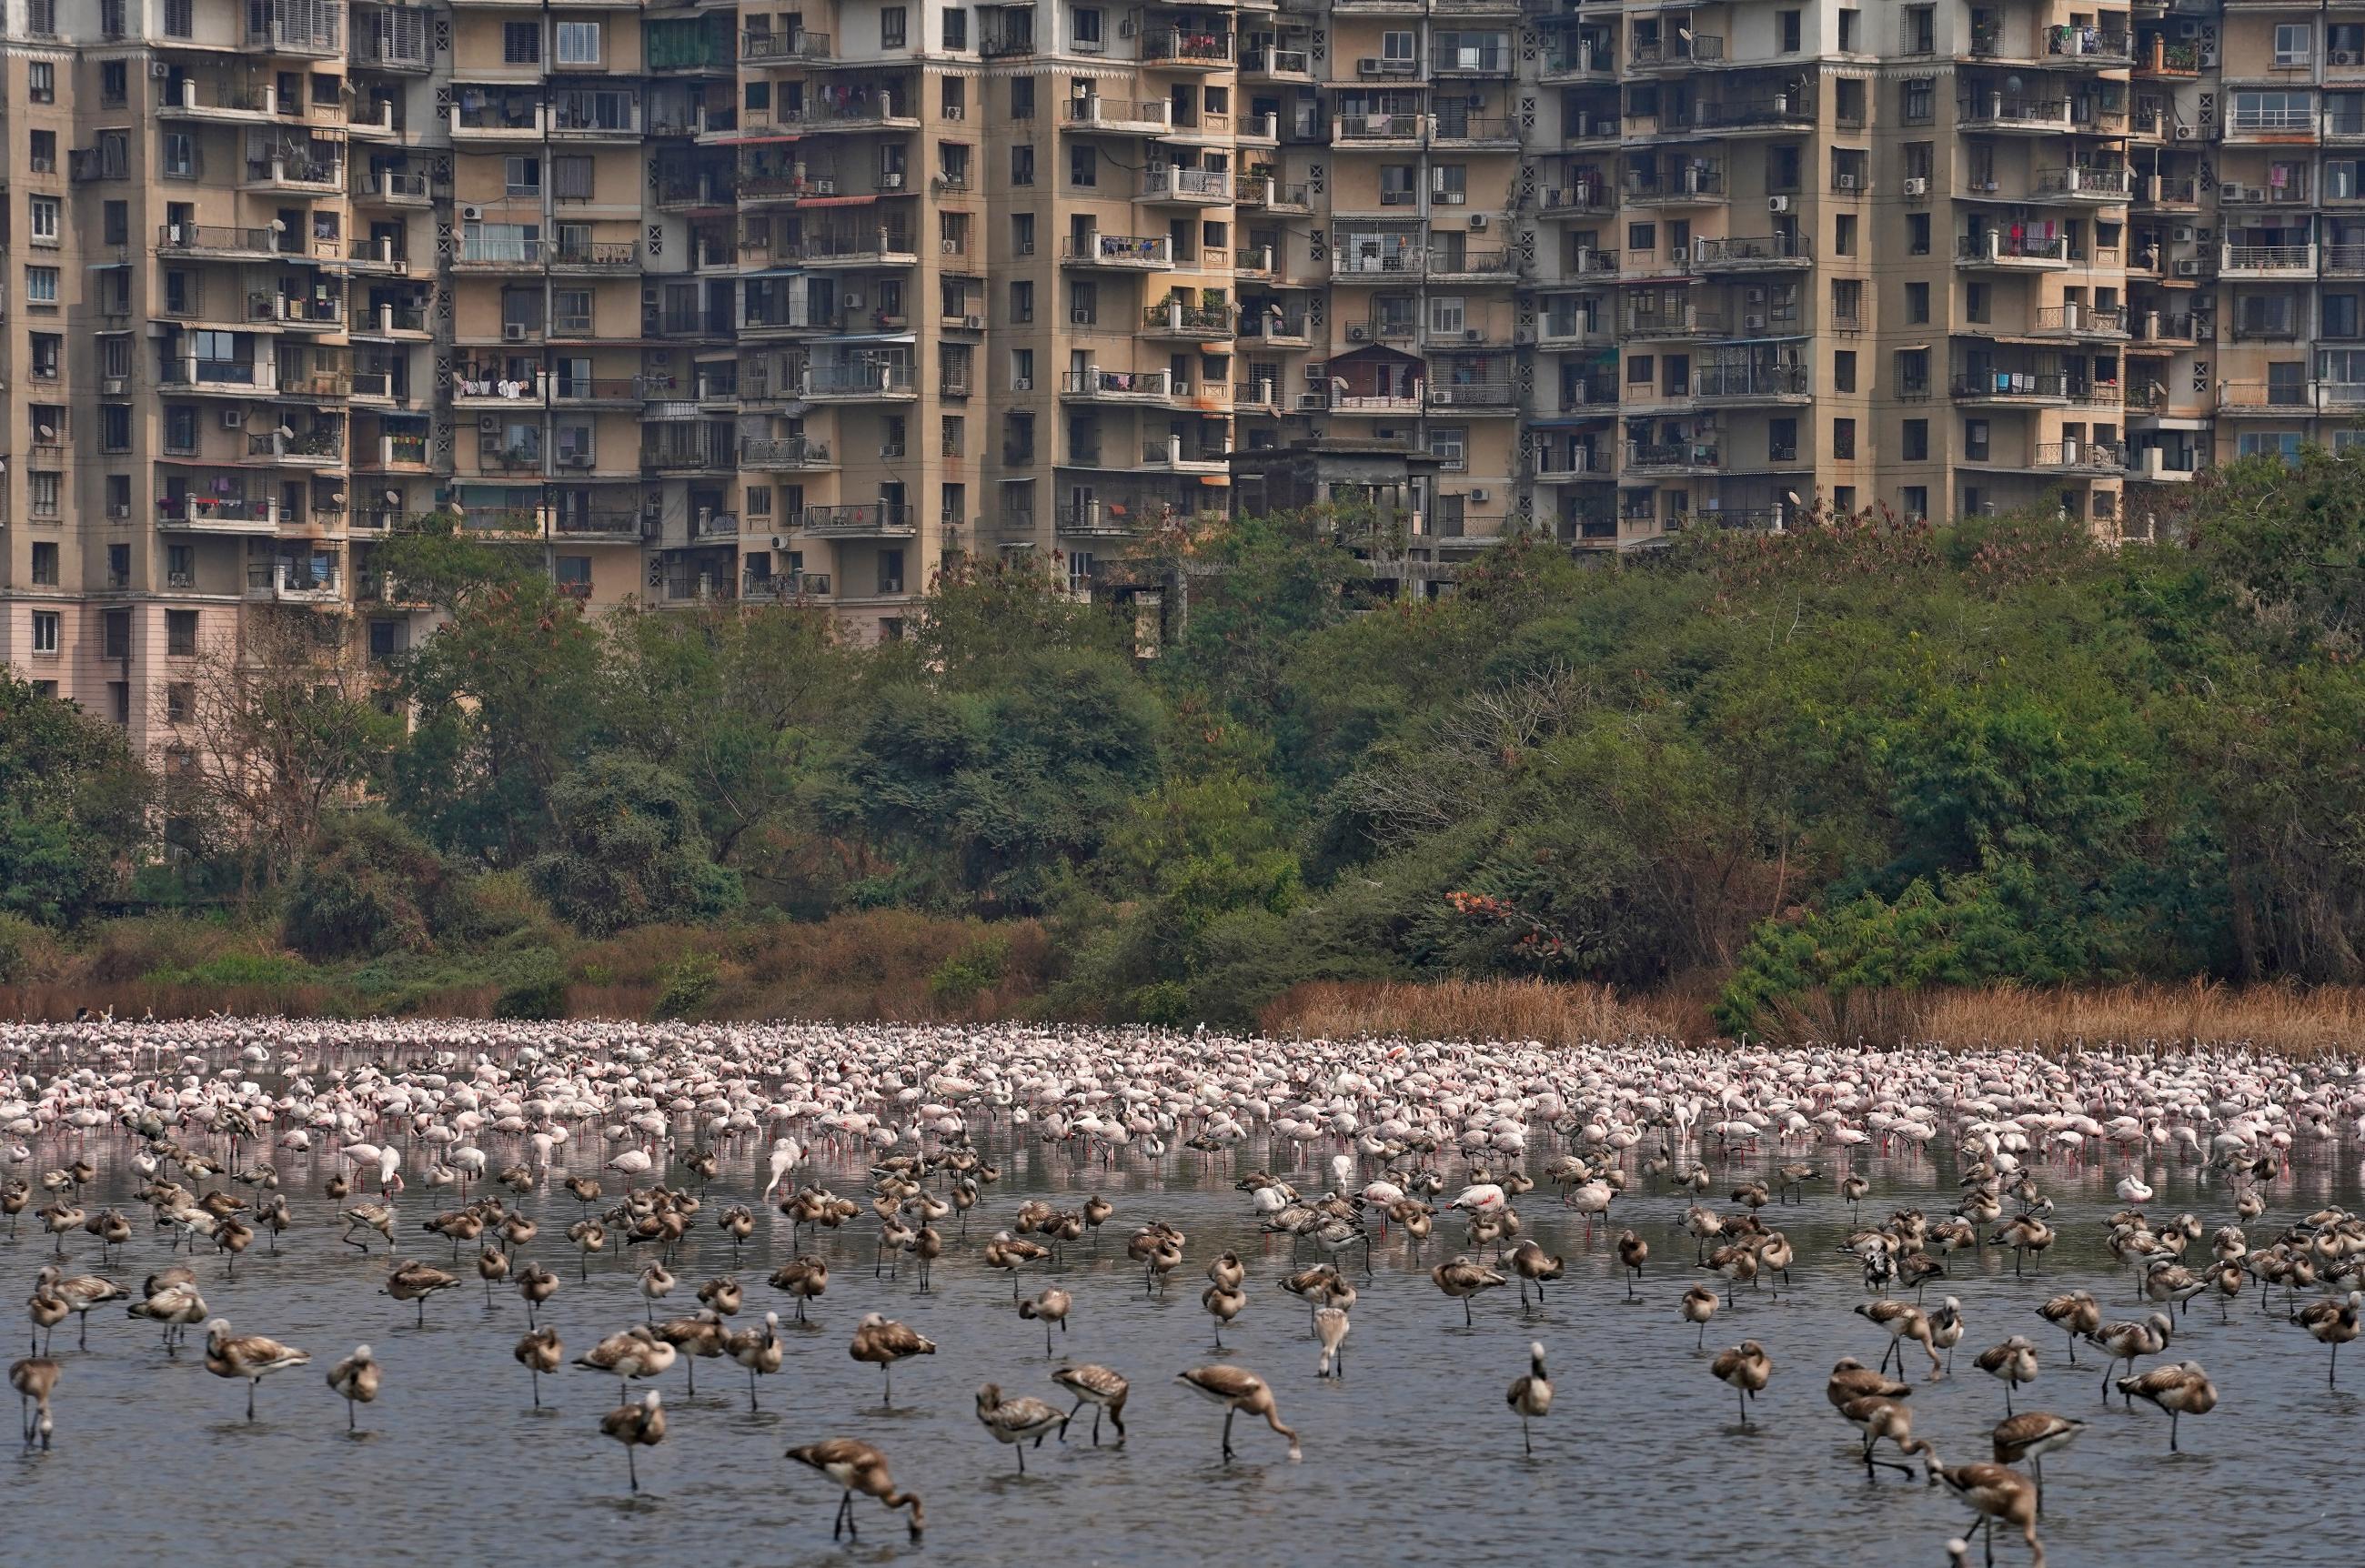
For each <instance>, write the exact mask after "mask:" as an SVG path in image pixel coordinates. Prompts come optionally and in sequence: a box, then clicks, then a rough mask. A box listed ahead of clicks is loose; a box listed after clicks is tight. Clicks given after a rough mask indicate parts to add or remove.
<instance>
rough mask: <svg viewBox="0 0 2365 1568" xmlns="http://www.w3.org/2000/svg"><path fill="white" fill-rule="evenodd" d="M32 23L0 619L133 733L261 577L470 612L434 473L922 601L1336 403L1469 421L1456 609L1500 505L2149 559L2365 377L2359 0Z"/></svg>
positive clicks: (1557, 524)
mask: <svg viewBox="0 0 2365 1568" xmlns="http://www.w3.org/2000/svg"><path fill="white" fill-rule="evenodd" d="M5 17H6V39H5V43H0V50H5V53H0V84H5V125H6V149H5V153H0V178H5V182H6V230H5V245H6V252H5V255H6V277H5V291H0V320H4V321H5V328H6V331H5V339H4V340H0V375H5V378H6V388H7V419H6V427H5V431H0V462H5V469H0V658H5V659H6V661H7V662H8V663H10V664H11V665H12V666H16V667H17V668H18V669H20V670H21V671H23V672H25V673H26V674H28V676H29V677H30V678H34V679H37V680H41V681H45V682H50V683H54V688H55V689H56V690H58V691H59V692H60V693H61V694H62V695H65V696H69V697H72V698H73V699H74V700H77V701H80V702H82V703H83V704H84V706H85V707H87V708H90V709H91V710H93V711H99V712H103V713H107V714H110V715H112V716H114V717H116V718H117V719H118V720H119V721H120V722H123V723H124V724H125V725H126V726H127V727H128V728H129V730H131V731H132V732H133V734H134V736H135V739H136V740H137V741H138V742H139V743H140V744H141V745H147V746H151V747H169V746H170V745H173V744H174V723H175V718H174V715H175V713H176V711H178V709H179V704H177V703H176V702H175V700H174V699H173V695H172V694H173V693H174V689H175V688H176V687H181V686H185V683H186V682H187V681H188V680H189V679H191V678H192V671H193V670H194V669H195V668H196V666H197V665H198V664H199V663H200V662H202V661H203V660H204V659H205V658H206V657H207V650H211V649H224V648H228V649H235V648H237V647H239V646H241V644H242V632H243V629H244V628H246V627H247V626H249V625H251V624H252V622H253V619H254V618H255V617H257V616H260V615H265V614H268V615H273V616H279V617H286V616H299V617H303V618H306V619H308V620H310V621H312V622H316V623H317V625H318V626H319V632H320V635H321V638H322V640H323V642H324V644H342V645H343V646H345V647H347V648H349V649H350V650H351V651H353V654H354V655H355V656H365V657H373V658H378V659H384V658H388V657H391V656H392V655H395V654H398V652H399V651H400V650H401V649H403V648H404V647H406V646H408V645H409V644H411V642H412V641H413V640H415V639H416V638H417V637H419V636H420V635H423V634H424V632H425V630H426V620H425V614H424V611H423V610H421V609H420V607H418V606H415V605H412V604H409V603H407V602H406V601H405V599H404V596H403V590H402V586H401V585H400V584H399V583H397V582H392V581H389V580H387V577H385V575H384V574H383V573H381V572H379V571H377V570H375V567H374V564H373V563H374V557H375V554H376V552H377V549H378V547H379V545H380V544H381V543H382V542H383V541H384V540H385V539H387V537H388V535H389V533H390V532H393V531H396V530H398V529H400V528H402V527H404V526H405V525H406V524H407V523H408V522H409V521H412V520H415V519H416V518H418V517H420V516H421V515H424V514H427V513H430V512H436V511H443V512H455V513H457V514H458V515H459V516H460V517H461V519H462V520H463V522H464V524H465V526H466V527H467V528H468V529H469V530H470V531H471V532H474V533H476V534H477V535H479V536H481V537H483V538H486V539H488V540H492V541H497V542H499V543H501V544H502V545H503V546H504V547H507V548H513V549H516V550H518V551H520V552H521V553H525V554H529V555H530V556H531V557H532V558H533V559H535V560H536V561H537V562H539V563H540V564H541V565H542V566H543V567H544V569H546V570H547V571H549V572H550V573H551V574H552V576H553V577H554V579H555V580H556V581H557V582H558V583H560V584H561V585H563V586H564V588H566V591H568V592H570V593H574V594H577V595H579V596H580V597H582V598H583V599H586V600H587V601H588V602H589V603H591V604H594V605H602V606H605V605H616V604H622V603H623V602H626V601H628V600H631V601H636V602H642V603H652V604H657V605H689V604H699V603H709V602H713V601H715V600H723V599H761V600H767V601H769V600H783V601H786V600H794V601H797V602H803V603H812V604H816V605H823V606H827V607H830V608H831V609H832V610H834V612H835V614H837V615H838V616H839V617H841V618H842V619H843V621H844V622H845V624H846V628H847V630H848V632H849V633H850V634H852V635H855V636H857V637H861V638H877V637H891V636H895V635H898V634H900V633H901V631H902V627H903V625H904V623H905V622H906V621H907V619H908V617H909V616H910V615H911V614H912V613H913V610H914V607H915V606H916V604H917V602H918V600H919V599H920V596H921V595H923V594H924V593H925V591H926V588H927V586H928V583H929V580H930V578H931V577H933V576H934V575H935V574H936V573H937V572H938V571H939V570H941V569H942V568H943V567H944V566H946V565H947V563H950V562H956V561H959V560H962V559H967V558H979V559H991V558H995V557H1024V558H1030V559H1033V560H1036V561H1038V562H1043V563H1048V564H1049V565H1050V566H1051V567H1052V568H1053V569H1055V570H1058V571H1059V572H1062V573H1064V574H1066V576H1067V577H1068V578H1069V580H1070V583H1071V584H1072V585H1073V586H1074V587H1075V588H1076V589H1077V590H1078V591H1090V588H1091V586H1092V583H1093V578H1094V576H1095V574H1096V572H1098V570H1099V569H1100V568H1101V567H1102V566H1104V565H1105V564H1107V563H1109V562H1111V561H1113V560H1114V559H1115V557H1117V556H1120V555H1122V554H1124V553H1126V551H1127V550H1128V549H1129V548H1130V547H1131V545H1132V544H1133V543H1134V542H1135V541H1137V540H1138V539H1139V538H1140V537H1142V536H1143V535H1144V534H1146V533H1148V532H1151V531H1154V530H1156V529H1158V528H1160V527H1161V526H1164V525H1167V524H1169V523H1171V522H1174V521H1183V520H1187V519H1189V518H1192V517H1194V516H1197V515H1200V514H1202V513H1205V512H1207V511H1211V510H1216V511H1220V510H1225V509H1226V508H1227V506H1228V504H1229V497H1230V493H1231V489H1232V479H1233V474H1234V467H1235V465H1234V462H1233V458H1234V454H1239V453H1245V452H1249V451H1251V450H1254V449H1258V448H1279V447H1285V446H1289V445H1292V444H1294V443H1296V442H1305V441H1308V440H1311V439H1313V438H1317V437H1318V438H1325V439H1328V440H1333V441H1337V442H1349V443H1358V444H1354V445H1353V446H1352V450H1355V451H1359V452H1368V451H1373V450H1386V449H1387V448H1388V447H1389V446H1391V445H1393V446H1397V447H1401V448H1403V449H1405V450H1407V451H1411V452H1416V453H1418V454H1421V455H1422V458H1423V461H1422V463H1421V464H1420V465H1418V476H1417V477H1416V478H1415V479H1414V480H1413V481H1412V483H1411V484H1410V487H1409V489H1408V490H1407V493H1406V494H1405V495H1404V496H1402V497H1401V498H1399V499H1400V501H1401V504H1400V505H1395V507H1394V510H1395V513H1396V518H1395V522H1396V527H1395V534H1394V539H1393V546H1392V547H1393V549H1394V550H1395V553H1397V554H1399V555H1401V556H1403V557H1405V558H1408V559H1411V560H1415V561H1418V562H1422V563H1426V564H1427V565H1428V566H1429V568H1430V569H1429V570H1426V571H1424V572H1420V573H1414V574H1409V575H1407V577H1406V579H1405V580H1407V581H1412V580H1418V581H1421V582H1424V583H1429V584H1440V583H1446V582H1450V580H1451V577H1452V567H1453V565H1454V563H1456V562H1457V561H1459V560H1463V559H1466V558H1467V557H1468V556H1470V555H1471V554H1474V553H1475V552H1477V551H1479V550H1482V549H1484V548H1485V546H1487V545H1488V544H1490V543H1493V542H1494V541H1495V540H1496V539H1498V538H1500V537H1502V536H1503V535H1505V534H1506V533H1508V532H1515V531H1524V532H1533V533H1535V534H1538V535H1541V536H1542V537H1546V538H1550V539H1552V540H1554V541H1557V542H1559V543H1563V544H1564V545H1566V546H1567V547H1568V548H1570V549H1572V550H1580V551H1615V550H1632V549H1643V548H1649V547H1652V546H1654V545H1657V544H1660V543H1664V542H1665V541H1667V540H1668V539H1670V538H1672V537H1675V536H1676V535H1678V534H1680V533H1681V532H1685V531H1687V530H1698V529H1704V528H1719V529H1759V530H1770V529H1781V528H1789V527H1794V526H1798V525H1799V524H1800V523H1801V522H1802V521H1805V520H1807V519H1809V518H1810V517H1812V516H1814V515H1817V514H1818V513H1819V512H1828V511H1833V510H1837V511H1846V512H1853V511H1861V510H1867V509H1876V508H1877V509H1886V510H1889V511H1891V512H1894V513H1897V514H1900V515H1921V516H1927V517H1931V518H1934V519H1940V520H1944V519H1947V518H1951V517H1956V516H1960V515H1964V514H1967V513H1976V512H1981V511H1988V510H2009V509H2012V508H2016V507H2021V506H2026V505H2032V504H2041V505H2045V506H2048V507H2054V508H2057V509H2059V510H2061V511H2062V512H2064V513H2065V514H2067V515H2070V516H2074V517H2076V518H2078V519H2080V520H2082V521H2085V522H2087V523H2088V524H2089V525H2090V526H2091V527H2092V528H2093V529H2094V530H2095V531H2096V532H2097V533H2098V534H2099V535H2101V536H2102V537H2105V538H2120V537H2126V536H2130V535H2140V534H2142V533H2144V532H2146V531H2147V530H2148V529H2149V528H2151V527H2152V526H2153V525H2154V522H2155V520H2156V519H2157V518H2158V516H2159V515H2160V514H2161V512H2162V511H2163V510H2165V503H2166V502H2167V501H2168V500H2169V499H2170V498H2172V497H2173V495H2174V493H2175V488H2176V487H2180V486H2183V485H2187V484H2189V483H2190V482H2191V479H2192V478H2193V476H2195V475H2196V474H2198V473H2201V472H2202V471H2204V470H2206V469H2207V468H2208V467H2209V466H2210V465H2213V464H2214V463H2217V462H2220V461H2225V460H2228V459H2230V458H2232V457H2233V456H2235V455H2237V454H2242V453H2247V452H2254V451H2267V452H2276V451H2290V450H2294V449H2295V448H2296V446H2297V445H2298V444H2300V443H2301V442H2309V441H2317V442H2325V443H2326V444H2342V443H2345V442H2346V441H2347V440H2348V435H2349V431H2350V429H2351V426H2352V425H2353V423H2354V419H2353V414H2354V411H2355V410H2357V409H2365V327H2360V319H2359V298H2360V296H2365V0H2360V4H2359V5H2356V6H2338V5H2325V4H2317V5H2313V6H2278V5H2266V4H2257V3H2253V0H2213V3H2211V4H2208V5H2206V6H2191V5H2188V4H2180V5H2178V6H2164V5H2153V6H2129V5H2122V6H2118V7H2117V8H2114V9H2103V8H2100V7H2096V6H2079V5H2075V4H2068V3H2066V0H1989V3H1967V0H1945V3H1932V4H1911V3H1909V4H1901V5H1893V6H1880V7H1872V6H1853V5H1844V4H1840V3H1838V0H1814V3H1809V0H1801V3H1799V4H1798V5H1788V4H1783V3H1782V0H1773V3H1770V4H1755V3H1752V4H1747V5H1743V4H1719V5H1698V6H1642V5H1634V4H1597V3H1592V0H1548V3H1547V0H1527V3H1526V4H1520V3H1518V0H1262V3H1253V0H1251V3H1240V4H1233V5H1197V6H1116V5H1080V4H1068V3H1061V4H1040V5H987V6H921V5H883V4H880V3H879V0H815V3H814V4H810V5H807V6H801V7H797V6H785V5H779V4H768V5H765V6H754V5H729V4H723V5H715V4H706V5H689V4H674V5H660V4H655V3H643V0H607V3H604V4H603V3H598V0H577V3H562V0H551V3H544V0H457V3H448V4H442V5H435V6H413V5H401V4H382V3H375V0H351V3H347V0H6V8H5ZM1361 443H1373V444H1361ZM1341 498H1347V499H1351V498H1352V497H1350V496H1344V495H1342V497H1341Z"/></svg>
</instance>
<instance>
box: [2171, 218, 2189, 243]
mask: <svg viewBox="0 0 2365 1568" xmlns="http://www.w3.org/2000/svg"><path fill="white" fill-rule="evenodd" d="M2168 237H2169V239H2170V240H2171V241H2175V242H2176V243H2177V244H2180V245H2190V244H2191V243H2192V225H2191V224H2190V223H2180V224H2178V225H2177V226H2176V227H2175V228H2173V229H2171V230H2169V231H2168Z"/></svg>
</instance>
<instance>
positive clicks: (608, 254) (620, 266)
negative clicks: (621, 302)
mask: <svg viewBox="0 0 2365 1568" xmlns="http://www.w3.org/2000/svg"><path fill="white" fill-rule="evenodd" d="M546 257H547V259H548V261H549V263H550V270H551V271H553V272H561V273H629V272H638V271H639V270H640V266H641V245H640V241H637V240H592V241H583V242H579V243H576V244H568V243H566V242H565V241H557V242H555V243H553V244H552V246H551V247H550V249H549V251H548V252H546Z"/></svg>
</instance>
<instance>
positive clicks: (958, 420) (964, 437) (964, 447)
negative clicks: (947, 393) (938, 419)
mask: <svg viewBox="0 0 2365 1568" xmlns="http://www.w3.org/2000/svg"><path fill="white" fill-rule="evenodd" d="M936 437H937V445H938V447H939V448H940V449H941V450H942V451H943V453H944V454H945V455H946V456H947V457H959V456H962V455H964V454H967V452H968V451H969V421H968V420H965V419H963V418H962V417H961V416H960V415H958V414H947V415H945V416H944V417H943V420H942V423H941V425H940V426H939V428H938V430H937V432H936Z"/></svg>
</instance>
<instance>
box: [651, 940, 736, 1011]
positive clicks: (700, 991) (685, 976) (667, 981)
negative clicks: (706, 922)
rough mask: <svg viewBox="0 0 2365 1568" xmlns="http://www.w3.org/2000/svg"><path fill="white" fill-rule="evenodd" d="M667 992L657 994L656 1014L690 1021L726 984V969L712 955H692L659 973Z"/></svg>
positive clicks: (668, 965)
mask: <svg viewBox="0 0 2365 1568" xmlns="http://www.w3.org/2000/svg"><path fill="white" fill-rule="evenodd" d="M657 978H658V980H660V981H661V982H662V983H663V987H664V989H663V990H661V991H658V992H657V1003H656V1015H657V1016H658V1017H660V1018H687V1017H689V1015H690V1014H693V1013H695V1012H697V1011H698V1010H699V1009H700V1008H701V1007H703V1006H705V1005H706V1003H707V1002H708V1001H709V1000H711V999H712V997H713V995H714V992H715V989H716V987H718V986H719V985H721V984H722V981H723V966H722V965H721V964H719V963H717V962H716V961H715V959H714V956H713V955H712V954H711V953H699V952H689V953H684V954H683V955H682V956H681V957H679V958H676V959H674V960H673V962H671V963H669V964H667V965H666V966H665V968H663V969H659V970H658V971H657Z"/></svg>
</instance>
